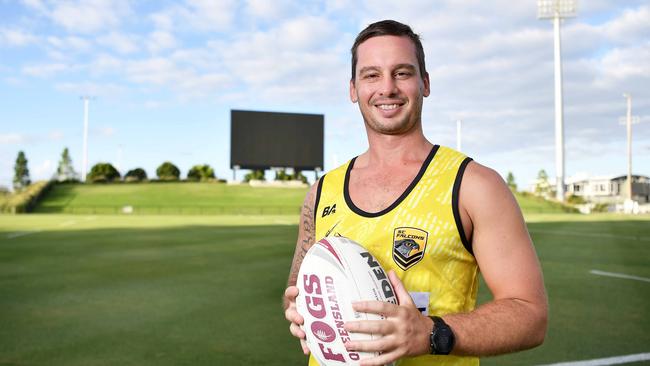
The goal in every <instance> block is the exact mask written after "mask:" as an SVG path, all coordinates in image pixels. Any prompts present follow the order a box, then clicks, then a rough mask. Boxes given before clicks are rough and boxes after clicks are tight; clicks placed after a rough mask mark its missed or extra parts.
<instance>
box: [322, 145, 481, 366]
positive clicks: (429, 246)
mask: <svg viewBox="0 0 650 366" xmlns="http://www.w3.org/2000/svg"><path fill="white" fill-rule="evenodd" d="M355 160H356V158H354V159H352V160H350V161H349V162H348V163H347V164H344V165H343V166H341V167H339V168H336V169H334V170H332V171H330V172H328V173H327V174H326V175H324V176H323V177H322V178H321V180H320V181H319V185H318V189H317V194H316V205H315V208H314V212H315V224H316V239H317V240H318V239H321V238H323V237H326V236H333V235H341V236H346V237H348V238H350V239H352V240H355V241H357V242H359V243H360V244H361V245H363V246H364V247H365V248H366V249H367V250H368V251H370V252H371V253H372V255H373V256H374V257H375V258H377V260H379V262H380V263H381V265H382V266H383V267H384V269H385V270H386V271H388V270H391V269H392V270H394V271H395V272H396V273H397V275H398V276H399V277H400V279H401V280H402V282H403V283H404V285H405V286H406V289H407V290H408V291H409V293H410V294H411V297H412V298H413V300H414V302H415V304H416V306H417V307H418V309H420V311H421V312H422V313H423V314H425V315H428V316H433V315H438V316H442V315H445V314H449V313H458V312H467V311H470V310H472V309H474V306H475V303H476V293H477V289H478V266H477V264H476V260H475V259H474V256H473V254H472V247H471V244H470V243H469V242H468V241H467V239H466V238H465V234H464V232H463V229H462V224H461V219H460V215H459V211H458V191H459V187H460V182H461V179H462V177H463V172H464V170H465V167H466V166H467V163H469V162H470V161H471V159H470V158H468V157H466V156H465V155H463V154H462V153H459V152H457V151H455V150H452V149H450V148H447V147H442V146H438V145H436V146H434V147H433V149H432V150H431V153H430V154H429V156H428V157H427V158H426V160H425V161H424V163H423V164H422V167H421V169H420V171H419V172H418V174H417V176H416V177H415V178H414V179H413V182H412V183H411V184H410V185H409V187H408V188H407V189H406V191H405V192H404V193H403V194H402V195H401V196H400V197H399V198H398V199H397V200H396V201H395V202H394V203H393V204H392V205H390V206H389V207H388V208H386V209H384V210H382V211H381V212H375V213H373V212H365V211H363V210H361V209H359V208H358V207H356V206H355V205H354V203H353V202H352V200H351V199H350V195H349V187H348V184H349V181H350V171H351V170H352V167H353V166H354V162H355ZM395 364H396V366H407V365H408V366H412V365H478V364H479V360H478V358H476V357H458V356H430V355H427V356H420V357H415V358H409V359H402V360H399V361H397V362H396V363H395ZM309 365H318V363H317V362H316V360H315V359H314V358H313V357H310V361H309Z"/></svg>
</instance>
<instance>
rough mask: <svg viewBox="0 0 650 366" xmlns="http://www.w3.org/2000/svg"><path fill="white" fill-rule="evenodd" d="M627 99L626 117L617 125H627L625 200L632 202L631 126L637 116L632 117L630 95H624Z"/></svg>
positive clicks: (636, 121)
mask: <svg viewBox="0 0 650 366" xmlns="http://www.w3.org/2000/svg"><path fill="white" fill-rule="evenodd" d="M623 96H624V97H625V98H626V99H627V115H626V116H625V119H623V118H621V120H620V121H619V123H621V124H623V123H624V124H625V125H627V182H626V184H625V185H626V186H627V199H628V201H632V124H633V123H638V122H639V117H638V116H632V94H630V93H624V94H623Z"/></svg>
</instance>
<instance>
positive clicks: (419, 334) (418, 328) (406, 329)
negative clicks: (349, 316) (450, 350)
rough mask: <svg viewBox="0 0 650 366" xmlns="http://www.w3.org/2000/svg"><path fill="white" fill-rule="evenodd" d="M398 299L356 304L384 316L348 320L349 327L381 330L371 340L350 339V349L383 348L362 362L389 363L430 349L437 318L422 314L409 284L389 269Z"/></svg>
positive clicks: (351, 329)
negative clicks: (395, 300)
mask: <svg viewBox="0 0 650 366" xmlns="http://www.w3.org/2000/svg"><path fill="white" fill-rule="evenodd" d="M388 278H389V279H390V282H391V284H392V285H393V289H394V290H395V294H396V295H397V301H398V302H399V305H394V304H391V303H388V302H383V301H359V302H356V303H354V304H353V308H354V310H356V311H359V312H363V313H372V314H378V315H383V316H384V317H385V319H383V320H360V321H350V322H346V323H345V329H346V330H347V331H349V332H355V333H373V334H381V335H382V337H381V338H380V339H377V340H371V341H349V342H347V343H346V344H345V347H346V348H347V349H348V350H354V351H364V352H381V354H380V355H379V356H377V357H373V358H369V359H366V360H362V362H361V365H364V366H372V365H386V364H389V363H391V362H393V361H395V360H397V359H400V358H402V357H406V356H417V355H423V354H428V353H429V348H430V344H429V335H430V333H431V329H432V328H433V321H432V320H431V319H429V318H428V317H426V316H424V315H422V313H420V311H419V310H418V309H417V307H416V306H415V304H414V303H413V299H411V296H410V295H409V293H408V291H406V288H404V285H403V284H402V281H400V279H399V277H397V275H396V274H395V272H394V271H392V270H391V271H389V272H388Z"/></svg>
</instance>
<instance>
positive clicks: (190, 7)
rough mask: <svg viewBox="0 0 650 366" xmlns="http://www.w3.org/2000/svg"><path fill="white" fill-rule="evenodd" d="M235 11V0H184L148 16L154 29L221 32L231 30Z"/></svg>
mask: <svg viewBox="0 0 650 366" xmlns="http://www.w3.org/2000/svg"><path fill="white" fill-rule="evenodd" d="M236 10H237V2H236V1H235V0H221V1H211V0H186V1H185V4H183V5H178V4H175V5H172V6H169V7H167V8H165V9H163V10H161V11H158V12H155V13H153V14H152V15H150V16H149V19H151V21H152V22H153V23H154V25H155V27H156V29H159V30H171V29H183V30H192V31H201V32H204V31H207V32H222V31H227V30H229V29H232V28H231V27H232V25H233V22H234V20H235V15H236Z"/></svg>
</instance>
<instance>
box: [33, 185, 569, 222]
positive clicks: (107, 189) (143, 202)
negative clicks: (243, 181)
mask: <svg viewBox="0 0 650 366" xmlns="http://www.w3.org/2000/svg"><path fill="white" fill-rule="evenodd" d="M306 193H307V189H306V188H302V189H301V188H299V189H296V188H252V187H250V186H247V185H234V186H229V185H226V184H219V183H187V182H184V183H148V184H147V183H140V184H137V183H135V184H57V185H54V186H53V187H52V189H51V190H50V191H49V193H48V194H47V195H46V196H45V197H44V199H42V200H41V201H40V202H39V205H38V206H37V207H36V209H35V212H37V213H77V214H117V213H121V212H122V209H123V207H125V206H131V207H132V208H133V210H134V213H136V214H285V215H292V214H298V213H299V210H300V206H301V205H302V201H303V199H304V197H305V194H306ZM516 197H517V201H518V202H519V205H520V206H521V208H522V210H524V212H530V213H543V212H546V213H561V212H563V211H564V210H563V207H562V206H560V205H558V204H557V203H554V202H550V201H545V200H544V199H541V198H538V197H533V196H530V195H522V194H517V195H516Z"/></svg>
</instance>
